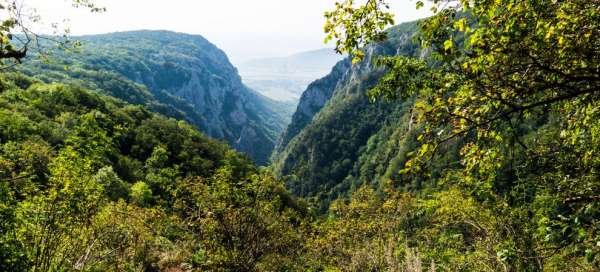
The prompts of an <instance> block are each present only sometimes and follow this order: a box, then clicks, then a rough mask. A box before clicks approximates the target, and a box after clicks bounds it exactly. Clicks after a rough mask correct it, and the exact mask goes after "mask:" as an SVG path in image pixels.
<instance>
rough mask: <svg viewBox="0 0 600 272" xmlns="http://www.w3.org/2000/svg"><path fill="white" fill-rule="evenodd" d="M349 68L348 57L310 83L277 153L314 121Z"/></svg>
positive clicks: (277, 146)
mask: <svg viewBox="0 0 600 272" xmlns="http://www.w3.org/2000/svg"><path fill="white" fill-rule="evenodd" d="M349 68H350V61H349V60H347V59H346V60H342V61H340V62H338V63H337V64H336V65H335V66H334V67H333V69H332V70H331V73H330V74H328V75H327V76H325V77H323V78H321V79H319V80H317V81H315V82H313V83H311V84H310V85H308V88H307V89H306V91H304V93H303V94H302V97H301V99H300V103H299V104H298V108H297V109H296V112H295V113H294V115H293V116H292V122H291V124H290V125H289V126H288V127H287V129H286V130H285V131H284V132H283V134H282V135H281V137H280V138H279V141H278V142H277V145H276V147H275V152H276V153H279V152H282V151H283V149H284V148H285V147H286V146H287V145H288V143H289V141H290V140H291V139H293V138H294V137H295V136H296V135H298V133H299V132H300V131H301V130H302V129H303V128H304V127H305V126H306V125H307V124H309V123H310V122H311V121H312V118H313V117H314V116H315V114H317V112H319V111H320V110H321V108H323V106H325V103H327V101H329V99H330V98H331V96H332V95H333V91H334V90H335V88H336V86H337V85H338V84H339V83H340V82H341V78H342V77H343V76H344V74H345V73H346V71H347V70H348V69H349Z"/></svg>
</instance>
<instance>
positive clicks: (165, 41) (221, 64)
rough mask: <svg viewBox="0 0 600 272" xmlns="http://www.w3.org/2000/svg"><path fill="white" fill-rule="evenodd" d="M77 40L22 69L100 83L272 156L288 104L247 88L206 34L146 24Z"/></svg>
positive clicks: (255, 153)
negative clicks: (71, 47) (77, 48)
mask: <svg viewBox="0 0 600 272" xmlns="http://www.w3.org/2000/svg"><path fill="white" fill-rule="evenodd" d="M74 39H77V40H81V41H82V42H83V47H82V48H81V52H80V53H70V54H65V53H64V52H57V53H56V54H55V56H54V58H55V59H56V60H55V61H53V62H51V63H50V64H46V63H43V62H40V61H36V60H33V59H32V60H31V61H29V62H28V64H27V65H26V66H25V67H23V68H22V70H23V71H24V72H25V73H27V74H29V75H31V76H34V77H37V78H39V79H42V80H43V81H46V82H55V81H64V80H65V79H69V80H79V81H82V82H81V83H84V84H85V85H88V86H89V85H95V86H91V87H95V88H94V89H98V90H100V91H102V92H107V93H108V94H110V95H112V96H116V97H118V98H120V99H123V100H125V101H127V102H130V103H134V104H145V105H147V106H149V107H150V108H151V109H153V110H155V111H159V112H161V113H163V114H166V115H168V116H172V117H176V118H180V119H185V120H187V121H188V122H190V123H192V124H194V125H196V126H198V127H199V128H200V129H201V130H202V131H204V132H205V133H206V134H208V135H209V136H211V137H214V138H217V139H223V140H226V141H227V142H228V143H229V144H231V145H232V146H233V147H234V148H235V149H237V150H239V151H242V152H244V153H247V154H248V155H250V157H252V158H253V159H254V160H255V161H256V162H257V163H259V164H264V163H266V162H267V160H268V158H269V155H270V153H271V150H272V149H273V147H274V145H275V141H276V138H277V136H278V135H279V134H280V132H281V131H282V130H283V127H284V126H285V124H286V120H287V118H288V117H286V113H285V108H286V107H289V105H285V104H282V103H278V102H276V101H273V100H271V99H268V98H266V97H264V96H262V95H260V94H258V93H256V92H254V91H252V90H251V89H250V88H248V87H246V86H245V85H244V84H243V83H242V81H241V78H240V76H239V74H238V73H237V69H236V68H235V67H234V66H233V65H232V64H231V63H230V62H229V59H228V57H227V55H226V54H225V53H224V52H223V51H222V50H220V49H219V48H217V47H216V46H215V45H213V44H212V43H210V42H209V41H208V40H206V39H205V38H204V37H202V36H200V35H189V34H183V33H175V32H170V31H150V30H141V31H129V32H117V33H110V34H102V35H91V36H82V37H75V38H74ZM65 66H66V67H68V69H67V70H65V68H64V67H65ZM99 73H102V75H99ZM109 78H111V80H112V81H111V82H112V83H110V84H111V85H110V86H107V82H108V79H109ZM117 82H118V83H117ZM124 86H128V87H124ZM134 90H135V91H134ZM280 109H281V110H280Z"/></svg>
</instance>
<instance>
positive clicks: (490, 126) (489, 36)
mask: <svg viewBox="0 0 600 272" xmlns="http://www.w3.org/2000/svg"><path fill="white" fill-rule="evenodd" d="M373 2H374V1H367V4H365V5H362V6H353V5H352V2H351V1H346V2H343V3H341V4H338V5H337V9H336V10H335V11H333V12H331V13H328V15H327V16H328V18H329V20H328V26H327V27H326V31H328V32H329V34H330V36H333V37H334V38H337V39H338V42H337V50H338V51H340V52H350V53H354V54H355V59H356V60H360V59H361V58H362V57H361V56H362V55H361V53H356V52H358V51H360V50H361V46H364V45H366V44H368V43H369V42H372V41H375V40H376V39H374V38H373V37H378V36H379V34H380V33H381V32H382V30H381V29H382V27H381V24H385V23H386V21H385V20H382V19H381V18H382V17H381V15H380V14H382V13H386V12H388V13H389V11H387V10H386V6H385V2H382V1H378V5H373ZM432 2H433V7H432V11H433V12H434V16H432V17H431V18H428V19H425V20H422V21H421V22H420V35H419V37H418V39H417V41H419V42H420V43H421V45H423V46H424V47H425V48H426V51H425V52H427V53H428V55H427V56H425V57H424V58H409V57H402V56H399V57H386V58H380V59H379V60H378V61H377V62H378V64H380V65H383V66H384V67H386V68H387V70H388V72H387V74H386V75H385V76H384V77H383V78H382V79H381V80H380V81H379V83H378V85H377V86H376V87H375V88H373V89H372V90H371V91H370V92H369V95H370V96H371V98H372V99H374V100H375V99H378V98H380V97H384V98H388V99H406V98H409V97H415V98H416V102H415V104H414V106H413V111H414V112H415V113H416V115H417V116H416V117H417V118H416V120H417V121H418V122H417V123H418V125H419V126H420V128H421V129H422V130H423V133H421V135H420V136H418V140H419V141H420V147H419V148H418V149H417V150H415V152H413V155H412V157H411V160H409V161H408V162H407V164H406V167H405V168H406V169H405V170H404V171H403V173H404V174H411V175H424V176H428V169H429V167H430V166H431V162H432V161H433V160H435V157H436V156H437V155H438V151H439V150H440V148H441V147H442V146H445V145H448V144H449V143H460V144H461V146H462V149H461V154H462V156H463V157H462V160H461V164H462V169H460V170H458V171H448V173H447V175H446V177H445V179H446V180H447V181H448V180H450V181H452V182H453V183H456V184H458V185H460V187H461V188H462V190H464V191H465V192H468V193H469V195H471V196H473V197H475V199H478V200H479V201H480V202H481V203H482V205H483V204H484V203H485V205H488V204H491V205H492V207H493V206H496V207H495V208H494V209H496V210H495V212H497V213H499V214H504V215H506V216H508V217H507V218H510V220H508V221H507V222H506V224H507V225H509V224H515V225H514V226H515V227H516V229H517V230H518V231H517V233H520V234H521V235H523V239H524V240H528V241H530V245H529V247H530V248H525V245H519V246H517V248H518V250H519V251H520V254H521V256H522V257H520V258H517V259H513V260H511V261H510V262H511V263H510V265H512V267H515V268H519V269H525V267H528V269H541V268H542V267H544V264H548V265H552V266H554V268H555V269H564V268H561V266H560V265H564V264H559V262H554V261H553V258H561V257H562V258H567V257H566V256H570V257H569V258H571V260H572V262H579V260H581V259H582V258H584V259H586V260H587V262H588V265H590V266H591V267H594V269H598V263H599V260H598V258H597V257H596V256H597V255H598V252H599V250H600V248H599V247H598V244H596V241H598V240H599V239H600V238H599V237H598V235H597V233H598V230H597V227H596V222H597V220H598V219H599V217H598V209H599V207H598V204H597V201H596V200H597V199H598V198H599V197H598V196H600V184H598V183H597V180H599V179H600V177H599V175H598V169H599V167H600V163H599V161H598V159H597V158H598V155H600V153H599V150H598V148H597V146H598V144H599V142H598V135H600V134H599V133H600V124H599V123H598V122H597V121H593V120H597V118H598V117H599V116H598V115H599V114H598V112H599V111H600V103H599V98H600V74H599V73H598V71H599V70H600V54H599V53H598V52H600V39H599V37H600V11H599V10H600V3H599V2H598V1H585V0H574V1H534V0H527V1H516V0H502V1H490V0H476V1H438V0H436V1H432ZM344 3H345V4H344ZM348 3H349V4H348ZM422 6H423V2H422V1H418V2H417V7H418V8H419V7H422ZM353 14H366V15H363V16H359V17H358V18H355V17H354V15H353ZM339 18H345V19H343V20H340V19H339ZM353 23H354V24H357V25H358V26H360V27H354V28H353V27H350V28H349V27H347V25H352V24H353ZM362 26H369V27H367V28H364V27H362ZM340 31H341V34H340ZM573 162H577V163H573ZM500 207H510V208H511V209H508V210H506V209H502V208H500ZM524 210H530V211H531V212H532V214H528V213H524V212H523V211H524ZM517 222H518V224H516V223H517ZM530 223H532V224H531V225H530ZM515 235H516V234H515ZM498 252H502V250H499V251H498ZM567 252H568V253H567ZM563 254H564V255H563ZM569 254H570V255H569ZM556 256H561V257H556ZM531 260H535V261H531ZM518 262H522V263H523V264H522V266H520V267H519V266H518V265H517V263H518ZM590 269H591V268H590Z"/></svg>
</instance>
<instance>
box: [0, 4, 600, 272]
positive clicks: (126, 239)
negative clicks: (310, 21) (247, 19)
mask: <svg viewBox="0 0 600 272" xmlns="http://www.w3.org/2000/svg"><path fill="white" fill-rule="evenodd" d="M67 2H68V3H69V4H72V5H74V6H75V7H78V8H82V7H83V8H86V9H90V10H91V11H95V12H101V11H102V10H103V9H102V8H100V7H98V6H96V5H95V4H94V1H92V0H72V1H67ZM7 3H8V4H7ZM15 3H16V2H13V1H12V0H0V13H3V14H5V15H6V16H7V17H6V18H7V19H4V18H3V19H0V65H2V67H0V68H1V69H0V271H35V272H38V271H40V272H41V271H44V272H46V271H51V272H54V271H56V272H63V271H90V272H95V271H115V272H116V271H168V272H191V271H336V272H337V271H340V272H342V271H344V272H345V271H401V272H404V271H406V272H422V271H429V272H435V271H578V272H579V271H584V272H587V271H600V227H599V226H600V224H599V222H600V121H599V120H600V2H598V1H590V0H573V1H538V0H499V1H491V0H475V1H471V0H459V1H449V0H448V1H431V3H428V4H427V5H426V4H425V3H424V2H422V1H416V6H417V9H418V8H423V7H424V6H428V8H431V12H432V16H431V17H429V18H425V19H422V20H419V21H416V22H409V23H403V24H400V25H396V26H393V27H388V26H390V25H392V24H393V18H394V15H393V14H392V13H391V11H390V9H391V8H390V6H389V5H388V1H385V0H365V1H362V2H361V1H345V0H344V1H338V2H336V3H337V4H336V5H335V9H334V10H331V11H327V12H326V13H325V19H326V23H325V27H324V29H325V32H326V35H327V38H326V40H327V41H332V42H334V43H335V46H336V51H337V52H338V53H341V54H348V55H349V57H348V58H347V59H345V60H343V61H341V62H339V63H338V64H337V65H336V66H335V67H333V68H332V70H331V73H330V74H329V75H327V76H325V77H324V78H322V79H319V80H316V81H315V82H313V83H312V84H310V86H308V88H307V90H306V91H305V93H304V94H303V96H302V101H301V102H300V104H299V105H298V108H297V110H296V113H295V114H294V116H293V118H292V123H291V124H290V125H289V126H288V128H287V129H286V130H285V132H284V133H282V135H281V137H280V139H279V142H278V146H277V149H276V150H275V151H274V154H273V155H272V160H273V161H272V165H271V166H270V167H260V166H258V165H257V164H255V162H253V161H252V159H251V158H249V157H248V156H247V155H245V154H243V153H239V152H238V151H234V149H233V148H232V147H229V145H228V143H227V142H225V141H220V140H218V139H226V140H227V141H228V142H229V144H231V145H232V146H233V147H235V148H237V149H239V150H243V151H246V152H247V153H250V154H251V155H252V156H253V158H254V159H255V160H256V161H258V162H259V163H264V162H265V161H266V160H267V158H268V156H269V154H268V153H269V152H270V150H271V149H273V144H274V140H275V137H276V135H277V134H278V131H281V124H282V123H281V120H282V119H284V118H282V115H279V114H278V113H277V111H276V110H274V109H269V108H268V107H276V106H277V105H278V104H273V102H272V101H270V100H267V99H265V98H264V97H261V96H259V95H257V94H254V93H253V92H252V91H251V90H248V89H247V88H246V87H244V85H243V84H242V83H241V80H240V78H239V76H238V75H237V72H236V70H235V68H234V67H233V66H231V65H230V64H229V61H228V60H227V57H226V56H225V54H224V53H223V52H221V51H220V50H218V49H217V48H216V47H214V46H213V45H212V44H210V43H208V42H207V41H206V40H205V39H204V38H202V37H200V36H193V35H186V34H178V33H173V32H165V31H135V32H126V33H114V34H107V35H99V36H86V37H80V39H81V40H82V41H83V42H84V44H83V46H82V47H80V48H78V46H71V45H72V44H71V43H69V42H65V41H64V40H60V39H59V38H58V37H57V36H40V35H37V34H36V33H34V32H33V31H32V30H31V29H29V28H28V27H27V26H26V24H25V23H24V22H25V21H24V20H26V19H27V18H37V17H24V15H23V13H22V10H21V9H20V8H19V7H18V6H17V5H16V4H15ZM180 3H182V2H180ZM188 3H189V2H188ZM151 4H152V3H151V1H148V2H147V3H146V5H151ZM186 7H187V6H186ZM139 8H140V11H143V10H144V7H142V6H140V7H139ZM298 12H300V11H298ZM224 14H226V13H224ZM131 16H135V13H131ZM165 16H167V15H165ZM224 16H225V15H224ZM227 19H228V20H233V19H234V18H231V17H227ZM39 22H40V21H39V19H36V20H35V21H34V23H39ZM286 30H287V29H286ZM49 37H50V38H49ZM38 39H40V40H38ZM54 39H56V40H54ZM36 45H38V46H41V47H40V48H37V50H34V49H33V47H34V46H36ZM56 45H58V47H59V48H60V50H52V49H48V48H55V47H56ZM73 50H75V51H80V52H73ZM36 53H37V54H41V55H42V58H38V57H39V55H38V56H36ZM45 53H51V54H50V55H51V56H52V57H53V59H51V60H49V61H44V57H43V55H44V54H45ZM201 131H205V132H206V134H205V133H203V132H201ZM211 137H214V138H217V139H213V138H211ZM263 144H264V145H263ZM247 148H248V150H245V149H247Z"/></svg>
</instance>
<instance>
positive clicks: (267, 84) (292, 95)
mask: <svg viewBox="0 0 600 272" xmlns="http://www.w3.org/2000/svg"><path fill="white" fill-rule="evenodd" d="M342 58H343V56H341V55H339V54H337V53H336V52H335V51H334V50H333V49H331V48H324V49H317V50H311V51H306V52H300V53H296V54H293V55H290V56H287V57H276V58H262V59H255V60H250V61H247V62H244V63H242V64H240V65H239V70H240V74H241V75H242V78H243V80H244V83H246V84H248V86H250V87H252V88H253V89H255V90H257V91H259V92H261V93H262V94H264V95H266V96H268V97H271V98H273V99H277V100H282V101H297V100H298V99H299V98H300V95H301V94H302V92H303V91H304V90H305V89H306V87H307V86H308V85H309V84H310V83H311V82H312V81H314V80H316V79H318V78H321V77H323V76H325V75H327V74H328V73H329V72H330V71H331V67H333V65H335V63H336V62H338V61H340V60H341V59H342Z"/></svg>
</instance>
